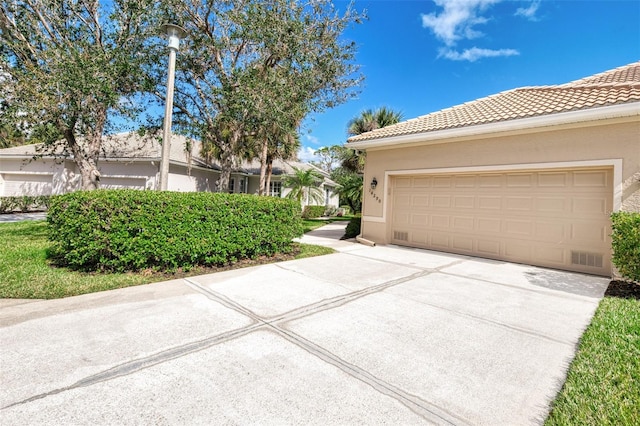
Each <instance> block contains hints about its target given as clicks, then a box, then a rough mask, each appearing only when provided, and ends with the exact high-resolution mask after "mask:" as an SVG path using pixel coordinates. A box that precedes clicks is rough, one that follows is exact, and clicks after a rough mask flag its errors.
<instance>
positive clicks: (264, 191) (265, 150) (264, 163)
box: [258, 138, 269, 195]
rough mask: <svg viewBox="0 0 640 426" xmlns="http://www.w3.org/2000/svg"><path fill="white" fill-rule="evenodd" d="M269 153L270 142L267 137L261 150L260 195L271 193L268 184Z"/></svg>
mask: <svg viewBox="0 0 640 426" xmlns="http://www.w3.org/2000/svg"><path fill="white" fill-rule="evenodd" d="M268 153H269V142H268V141H267V138H265V139H264V140H263V141H262V149H261V151H260V186H259V188H258V195H269V186H268V184H267V179H266V177H267V176H266V175H267V154H268Z"/></svg>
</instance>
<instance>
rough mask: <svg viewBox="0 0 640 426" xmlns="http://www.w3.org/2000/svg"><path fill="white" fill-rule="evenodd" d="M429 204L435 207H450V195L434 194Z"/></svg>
mask: <svg viewBox="0 0 640 426" xmlns="http://www.w3.org/2000/svg"><path fill="white" fill-rule="evenodd" d="M431 205H432V206H433V207H436V208H444V209H448V208H451V196H450V195H434V196H433V197H432V198H431Z"/></svg>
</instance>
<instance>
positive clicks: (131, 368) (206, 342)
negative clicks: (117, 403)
mask: <svg viewBox="0 0 640 426" xmlns="http://www.w3.org/2000/svg"><path fill="white" fill-rule="evenodd" d="M262 327H264V324H263V323H260V324H251V325H248V326H245V327H242V328H238V329H235V330H231V331H227V332H225V333H222V334H218V335H216V336H213V337H209V338H206V339H203V340H198V341H196V342H191V343H186V344H183V345H180V346H177V347H174V348H170V349H167V350H164V351H162V352H158V353H155V354H153V355H150V356H147V357H144V358H138V359H135V360H132V361H129V362H126V363H123V364H120V365H117V366H115V367H112V368H109V369H107V370H104V371H101V372H99V373H97V374H93V375H91V376H88V377H85V378H84V379H82V380H79V381H77V382H76V383H74V384H72V385H70V386H66V387H63V388H59V389H54V390H52V391H49V392H45V393H41V394H39V395H35V396H32V397H30V398H27V399H25V400H22V401H18V402H14V403H12V404H9V405H7V406H4V407H2V408H0V410H4V409H7V408H11V407H14V406H16V405H22V404H26V403H29V402H32V401H36V400H39V399H42V398H46V397H48V396H52V395H56V394H59V393H62V392H66V391H70V390H73V389H76V388H82V387H87V386H91V385H95V384H97V383H100V382H106V381H108V380H113V379H116V378H118V377H123V376H127V375H130V374H132V373H135V372H138V371H141V370H144V369H147V368H150V367H153V366H155V365H158V364H162V363H164V362H167V361H171V360H173V359H176V358H180V357H182V356H184V355H188V354H191V353H194V352H198V351H201V350H204V349H208V348H210V347H212V346H216V345H219V344H221V343H225V342H228V341H230V340H234V339H237V338H238V337H242V336H245V335H247V334H249V333H252V332H253V331H255V330H257V329H259V328H262Z"/></svg>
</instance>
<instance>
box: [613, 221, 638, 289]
mask: <svg viewBox="0 0 640 426" xmlns="http://www.w3.org/2000/svg"><path fill="white" fill-rule="evenodd" d="M611 224H612V229H613V233H612V234H611V246H612V249H613V258H612V260H613V264H614V265H616V267H617V268H618V271H620V273H621V274H622V276H623V277H625V278H627V279H629V280H632V281H639V282H640V213H631V212H616V213H613V214H612V215H611Z"/></svg>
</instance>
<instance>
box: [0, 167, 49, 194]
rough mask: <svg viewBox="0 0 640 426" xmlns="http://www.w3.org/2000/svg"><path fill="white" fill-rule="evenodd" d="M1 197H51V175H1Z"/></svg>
mask: <svg viewBox="0 0 640 426" xmlns="http://www.w3.org/2000/svg"><path fill="white" fill-rule="evenodd" d="M2 179H3V180H4V184H3V187H4V189H3V190H2V195H3V196H5V197H12V196H21V195H51V192H52V190H53V175H50V174H28V173H3V174H2Z"/></svg>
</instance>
